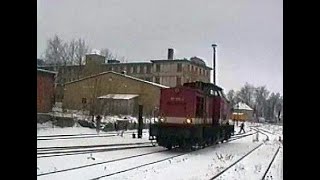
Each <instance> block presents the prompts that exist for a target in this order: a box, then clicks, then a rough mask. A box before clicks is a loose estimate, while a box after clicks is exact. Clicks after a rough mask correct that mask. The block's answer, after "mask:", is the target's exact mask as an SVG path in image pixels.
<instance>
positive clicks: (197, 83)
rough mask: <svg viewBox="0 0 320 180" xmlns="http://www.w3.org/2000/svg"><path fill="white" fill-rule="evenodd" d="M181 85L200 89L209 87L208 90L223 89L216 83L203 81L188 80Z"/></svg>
mask: <svg viewBox="0 0 320 180" xmlns="http://www.w3.org/2000/svg"><path fill="white" fill-rule="evenodd" d="M183 86H186V87H197V88H200V89H210V90H215V91H222V90H223V89H222V88H221V87H219V86H217V85H214V84H212V83H205V82H202V81H195V82H190V83H184V84H183Z"/></svg>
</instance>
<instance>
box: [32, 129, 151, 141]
mask: <svg viewBox="0 0 320 180" xmlns="http://www.w3.org/2000/svg"><path fill="white" fill-rule="evenodd" d="M136 132H137V131H136V130H134V131H132V130H129V131H126V132H124V133H123V134H132V133H136ZM142 133H147V131H145V130H144V131H143V132H142ZM115 134H118V133H117V132H116V131H111V132H103V133H100V135H115ZM74 136H80V137H84V136H89V137H91V136H95V137H96V136H98V135H97V134H96V133H90V134H89V133H83V134H54V135H41V136H37V139H41V138H52V139H55V138H56V137H57V138H60V137H74Z"/></svg>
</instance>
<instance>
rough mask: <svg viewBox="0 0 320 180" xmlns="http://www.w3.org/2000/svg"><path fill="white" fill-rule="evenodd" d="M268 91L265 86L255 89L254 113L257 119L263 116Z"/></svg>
mask: <svg viewBox="0 0 320 180" xmlns="http://www.w3.org/2000/svg"><path fill="white" fill-rule="evenodd" d="M269 93H270V92H269V91H268V90H267V88H266V87H265V86H260V87H257V88H255V93H254V97H255V102H256V103H255V111H256V112H255V113H256V115H257V116H258V117H262V116H263V112H264V109H265V108H266V102H267V99H268V96H269Z"/></svg>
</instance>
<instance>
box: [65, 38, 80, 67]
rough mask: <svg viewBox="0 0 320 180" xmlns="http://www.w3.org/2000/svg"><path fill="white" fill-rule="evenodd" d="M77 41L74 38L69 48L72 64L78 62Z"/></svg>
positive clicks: (68, 52) (69, 57)
mask: <svg viewBox="0 0 320 180" xmlns="http://www.w3.org/2000/svg"><path fill="white" fill-rule="evenodd" d="M77 48H78V47H77V41H76V40H75V39H72V40H71V41H70V42H69V44H68V48H67V54H68V59H69V62H70V64H73V65H74V64H76V59H77V57H76V51H77Z"/></svg>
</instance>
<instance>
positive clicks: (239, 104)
mask: <svg viewBox="0 0 320 180" xmlns="http://www.w3.org/2000/svg"><path fill="white" fill-rule="evenodd" d="M233 108H234V109H240V110H250V111H253V109H252V108H251V107H249V106H248V105H247V104H245V103H242V102H239V103H238V104H236V105H234V107H233Z"/></svg>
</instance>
